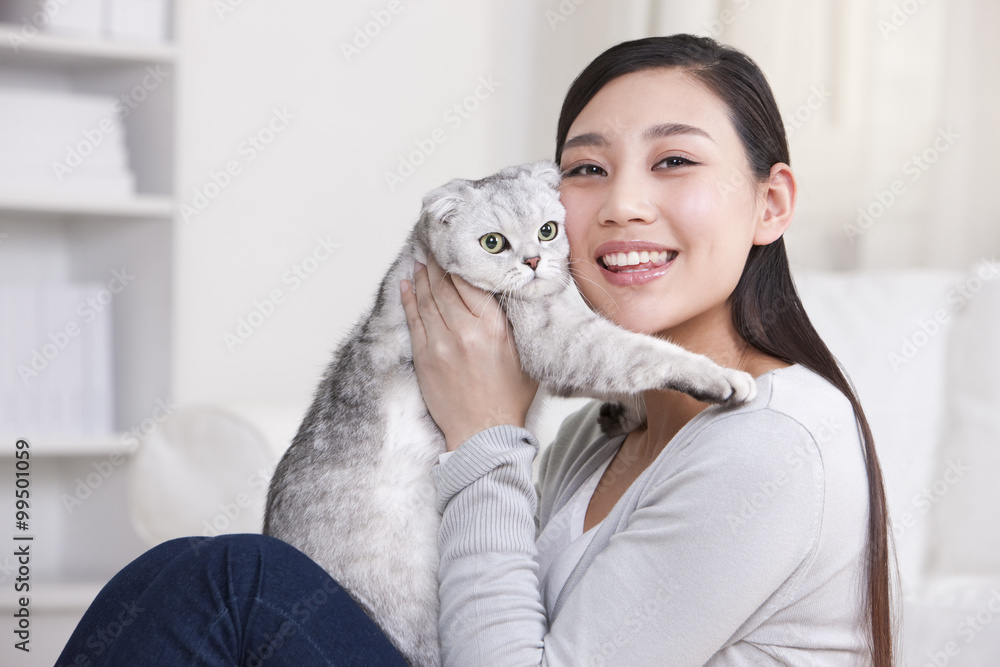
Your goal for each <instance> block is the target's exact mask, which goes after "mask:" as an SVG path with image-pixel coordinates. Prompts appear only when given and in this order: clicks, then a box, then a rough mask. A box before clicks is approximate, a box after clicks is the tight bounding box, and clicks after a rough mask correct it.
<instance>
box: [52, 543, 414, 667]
mask: <svg viewBox="0 0 1000 667" xmlns="http://www.w3.org/2000/svg"><path fill="white" fill-rule="evenodd" d="M406 664H407V663H406V660H404V659H403V657H402V656H401V655H400V654H399V652H398V651H397V650H396V649H395V647H393V645H392V644H391V643H390V642H389V640H388V639H387V638H386V637H385V635H384V634H382V631H381V630H380V629H379V628H378V626H376V625H375V623H373V622H372V620H371V619H370V618H368V616H367V615H366V614H365V613H364V611H363V610H362V609H361V608H360V607H359V606H358V605H357V603H356V602H354V600H353V599H352V598H351V597H350V596H349V595H348V594H347V593H346V592H345V591H344V589H342V588H341V587H340V586H339V585H338V584H337V582H336V581H334V580H333V578H331V577H330V575H329V574H327V573H326V571H325V570H323V568H321V567H320V566H319V565H317V564H316V563H314V562H313V561H312V560H311V559H309V557H308V556H306V555H305V554H303V553H302V552H300V551H298V550H297V549H295V548H294V547H291V546H289V545H288V544H285V543H284V542H282V541H280V540H277V539H274V538H272V537H266V536H264V535H220V536H218V537H212V538H204V537H192V538H183V539H177V540H171V541H169V542H164V543H163V544H161V545H159V546H157V547H154V548H153V549H150V550H149V551H147V552H146V553H145V554H143V555H142V556H139V558H137V559H135V560H134V561H133V562H132V563H130V564H129V565H127V566H126V567H125V569H123V570H122V571H121V572H119V573H118V574H117V575H115V577H114V578H113V579H112V580H111V581H110V582H108V584H107V585H106V586H105V587H104V588H103V589H102V590H101V592H100V593H99V594H98V596H97V598H96V599H95V600H94V602H93V604H91V605H90V608H89V609H88V610H87V612H86V614H84V616H83V618H82V619H81V620H80V623H79V625H77V627H76V630H74V632H73V635H72V636H71V637H70V639H69V642H68V643H67V644H66V648H64V649H63V652H62V655H60V656H59V660H58V662H57V663H56V665H57V667H64V666H65V667H68V666H70V665H72V666H74V667H77V666H79V667H98V666H103V665H129V666H137V665H150V666H153V665H155V666H161V665H163V666H171V665H178V666H181V665H183V666H185V667H187V666H188V665H198V666H209V665H211V666H217V665H218V666H223V665H225V666H226V667H233V665H245V666H247V667H263V666H264V665H268V666H272V665H273V666H275V667H277V666H279V665H294V666H295V667H311V666H312V665H337V666H338V667H340V666H341V665H378V666H379V667H381V666H383V665H386V666H390V665H391V666H395V665H399V666H400V667H406Z"/></svg>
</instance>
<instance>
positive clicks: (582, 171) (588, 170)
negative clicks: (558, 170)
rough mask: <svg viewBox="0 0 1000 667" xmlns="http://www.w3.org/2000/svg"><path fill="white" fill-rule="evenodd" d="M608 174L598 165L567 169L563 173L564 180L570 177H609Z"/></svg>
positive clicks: (584, 165) (583, 165) (582, 165)
mask: <svg viewBox="0 0 1000 667" xmlns="http://www.w3.org/2000/svg"><path fill="white" fill-rule="evenodd" d="M607 175H608V172H606V171H604V169H602V168H601V167H598V166H597V165H596V164H581V165H577V166H576V167H572V168H571V169H567V170H566V171H564V172H563V178H566V177H568V176H607Z"/></svg>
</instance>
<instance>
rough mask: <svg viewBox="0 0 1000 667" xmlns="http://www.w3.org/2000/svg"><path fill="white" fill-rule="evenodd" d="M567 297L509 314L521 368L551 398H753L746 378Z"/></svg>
mask: <svg viewBox="0 0 1000 667" xmlns="http://www.w3.org/2000/svg"><path fill="white" fill-rule="evenodd" d="M568 292H570V290H567V291H566V292H564V293H561V294H559V295H555V296H554V297H553V298H551V299H547V300H546V301H545V302H542V301H535V302H523V303H520V304H517V305H515V306H513V307H511V308H509V309H508V315H509V317H510V319H511V324H512V326H513V328H514V336H515V340H516V341H517V349H518V352H519V354H520V355H521V364H522V366H523V367H524V370H525V371H526V372H527V373H528V374H529V375H531V376H532V377H534V378H535V379H536V380H538V381H539V382H543V383H544V384H546V385H547V386H548V387H549V389H550V390H551V391H552V392H553V393H554V394H556V395H559V396H592V397H596V398H604V399H607V400H616V401H621V400H622V399H623V397H627V396H635V395H636V394H639V393H641V392H644V391H648V390H655V389H674V390H677V391H682V392H684V393H686V394H689V395H691V396H693V397H695V398H697V399H699V400H703V401H706V402H709V403H741V402H743V401H746V400H749V399H751V398H753V397H754V396H755V395H756V391H757V386H756V383H755V382H754V379H753V377H751V376H750V375H749V374H747V373H744V372H742V371H738V370H735V369H731V368H725V367H723V366H720V365H718V364H716V363H715V362H714V361H712V360H711V359H709V358H708V357H706V356H704V355H700V354H695V353H693V352H690V351H688V350H685V349H684V348H682V347H680V346H679V345H676V344H674V343H671V342H668V341H665V340H662V339H660V338H656V337H654V336H646V335H643V334H637V333H634V332H631V331H628V330H626V329H623V328H621V327H619V326H618V325H616V324H614V323H613V322H611V321H610V320H607V319H605V318H604V317H602V316H600V315H598V314H597V313H594V312H593V311H591V310H589V309H588V308H586V306H585V305H582V302H580V304H577V303H576V299H574V295H573V294H572V293H568ZM581 306H582V307H581Z"/></svg>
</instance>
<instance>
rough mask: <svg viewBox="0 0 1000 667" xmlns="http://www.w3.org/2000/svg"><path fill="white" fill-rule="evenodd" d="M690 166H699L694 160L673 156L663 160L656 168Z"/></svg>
mask: <svg viewBox="0 0 1000 667" xmlns="http://www.w3.org/2000/svg"><path fill="white" fill-rule="evenodd" d="M689 164H697V162H694V161H693V160H689V159H687V158H686V157H681V156H680V155H671V156H670V157H668V158H663V159H662V160H660V161H659V162H657V163H656V166H660V165H664V166H666V167H667V168H670V167H684V166H686V165H689Z"/></svg>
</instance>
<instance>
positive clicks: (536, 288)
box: [507, 278, 564, 300]
mask: <svg viewBox="0 0 1000 667" xmlns="http://www.w3.org/2000/svg"><path fill="white" fill-rule="evenodd" d="M563 288H564V285H563V284H562V283H561V282H559V281H556V280H546V279H545V278H535V279H534V280H532V281H530V282H527V283H525V284H524V285H521V286H520V287H517V288H514V289H512V290H509V291H508V292H507V295H508V296H511V297H514V298H515V299H525V300H531V299H540V298H542V297H546V296H551V295H553V294H555V293H557V292H560V291H562V290H563Z"/></svg>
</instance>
